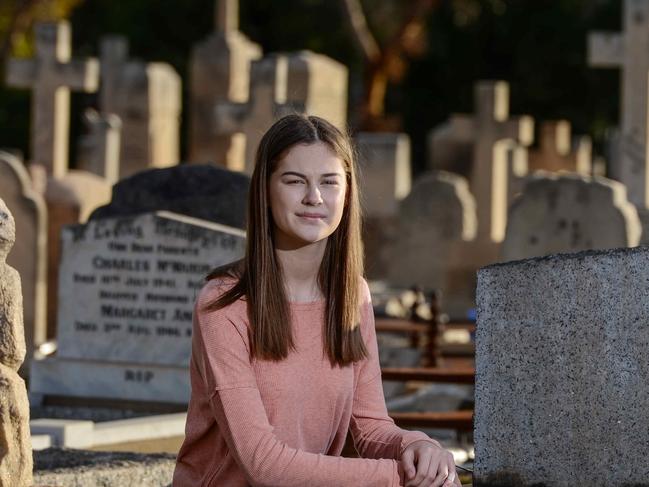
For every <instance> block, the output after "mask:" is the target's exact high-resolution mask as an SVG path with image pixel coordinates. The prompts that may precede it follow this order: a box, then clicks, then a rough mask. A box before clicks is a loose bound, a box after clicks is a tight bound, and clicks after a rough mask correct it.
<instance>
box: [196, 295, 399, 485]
mask: <svg viewBox="0 0 649 487" xmlns="http://www.w3.org/2000/svg"><path fill="white" fill-rule="evenodd" d="M201 301H203V300H202V299H201V296H199V299H198V303H201ZM200 306H201V305H200V304H198V305H197V309H196V310H195V313H197V317H198V319H197V320H195V326H196V329H195V335H194V338H195V340H194V344H195V345H194V346H195V347H197V348H198V350H197V352H198V353H195V357H196V358H198V359H199V361H198V367H199V370H200V374H201V376H202V379H203V381H204V382H205V384H206V386H207V388H208V391H212V392H211V395H210V405H211V409H212V412H213V414H214V417H215V419H216V422H217V424H218V427H219V429H220V430H221V431H222V432H223V436H224V438H225V441H226V443H227V446H228V449H229V451H230V453H231V454H232V455H233V457H234V459H235V461H236V462H237V464H238V466H239V468H240V469H241V471H242V473H243V474H244V475H245V477H246V480H247V481H248V482H249V483H250V484H251V485H253V486H277V487H281V486H304V485H309V486H311V487H329V486H338V485H354V486H368V487H369V486H389V487H397V486H399V485H401V484H400V472H399V469H398V463H397V462H396V461H395V460H388V459H382V460H377V459H362V458H343V457H334V456H328V455H323V454H315V453H310V452H305V451H303V450H298V449H296V448H292V447H290V446H289V445H287V444H285V443H284V442H282V441H280V440H279V439H278V438H277V437H276V436H275V434H274V429H273V427H272V425H271V424H270V423H269V421H268V416H267V414H266V410H265V409H264V404H263V402H262V399H261V395H260V393H259V390H258V388H257V382H256V377H255V375H254V369H253V368H252V366H251V364H250V359H249V341H248V336H247V332H246V325H245V323H243V324H242V323H241V322H240V319H237V317H236V316H228V312H227V308H224V309H221V310H218V311H212V312H203V311H201V309H202V308H201V307H200Z"/></svg>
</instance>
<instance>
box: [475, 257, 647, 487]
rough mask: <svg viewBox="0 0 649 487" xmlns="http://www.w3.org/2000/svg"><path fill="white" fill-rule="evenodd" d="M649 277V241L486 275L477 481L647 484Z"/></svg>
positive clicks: (482, 278) (482, 277) (481, 281)
mask: <svg viewBox="0 0 649 487" xmlns="http://www.w3.org/2000/svg"><path fill="white" fill-rule="evenodd" d="M648 273H649V249H647V248H642V247H641V248H637V249H616V250H609V251H598V252H593V251H589V252H581V253H577V254H568V255H557V256H552V257H545V258H538V259H530V260H524V261H519V262H511V263H505V264H498V265H494V266H490V267H487V268H485V269H481V270H480V272H479V275H478V323H477V349H476V386H475V396H476V404H475V431H474V439H475V464H474V478H473V485H475V486H476V487H484V486H495V485H498V486H532V485H539V486H540V485H548V486H549V485H552V486H558V487H563V486H566V487H567V486H575V487H582V486H583V487H586V486H588V487H622V486H630V485H644V484H646V481H647V478H649V464H648V463H647V461H646V459H647V457H648V456H649V443H648V442H647V433H646V427H645V425H646V424H647V423H648V422H649V407H648V405H649V389H648V388H647V382H648V381H649V364H648V362H647V360H646V353H647V344H648V343H649V327H647V326H646V323H647V316H648V314H649V307H648V302H647V299H646V297H647V296H649V280H647V274H648Z"/></svg>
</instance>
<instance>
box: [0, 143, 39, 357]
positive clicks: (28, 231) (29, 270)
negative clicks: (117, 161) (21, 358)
mask: <svg viewBox="0 0 649 487" xmlns="http://www.w3.org/2000/svg"><path fill="white" fill-rule="evenodd" d="M0 198H2V199H3V200H4V202H5V204H6V205H7V207H8V208H9V211H11V213H12V215H13V216H14V219H15V220H16V239H17V240H18V242H19V245H15V246H14V247H13V248H12V250H11V252H10V253H9V256H8V257H7V264H9V265H10V266H11V267H13V268H14V269H16V270H17V271H18V273H19V274H20V280H21V283H22V290H23V306H24V310H23V316H24V324H25V344H26V346H27V354H26V362H25V365H24V367H28V364H29V362H30V360H31V356H32V354H33V351H34V345H36V346H38V345H40V344H41V343H43V342H44V341H45V338H46V326H47V325H46V311H47V303H46V299H47V228H46V225H47V222H46V220H47V208H46V206H45V200H44V199H43V196H42V195H41V194H39V193H38V192H36V191H35V190H34V188H33V186H32V181H31V178H30V177H29V173H28V172H27V170H26V169H25V167H24V166H23V164H22V162H21V161H20V159H18V158H16V157H14V156H12V155H11V154H9V153H7V152H2V151H0Z"/></svg>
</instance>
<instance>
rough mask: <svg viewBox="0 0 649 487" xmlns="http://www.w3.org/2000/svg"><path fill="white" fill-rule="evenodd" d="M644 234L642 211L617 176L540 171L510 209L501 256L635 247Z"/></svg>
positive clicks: (512, 258)
mask: <svg viewBox="0 0 649 487" xmlns="http://www.w3.org/2000/svg"><path fill="white" fill-rule="evenodd" d="M641 233H642V225H641V223H640V220H639V219H638V214H637V211H636V209H635V207H634V206H633V205H632V204H631V203H629V202H628V201H627V199H626V190H625V188H624V186H623V185H622V184H620V183H618V182H617V181H613V180H610V179H605V178H591V177H588V176H579V175H576V174H567V173H566V174H559V175H558V174H551V173H546V172H539V173H536V174H534V175H532V176H530V177H529V179H528V181H527V184H526V186H525V188H524V190H523V193H522V195H521V196H520V198H519V199H517V200H516V201H515V202H514V203H513V204H512V206H511V208H510V209H509V216H508V224H507V233H506V237H505V241H504V242H503V248H502V260H503V261H508V260H517V259H524V258H527V257H537V256H542V255H547V254H552V253H559V252H577V251H580V250H589V249H608V248H615V247H633V246H635V245H638V243H639V241H640V235H641Z"/></svg>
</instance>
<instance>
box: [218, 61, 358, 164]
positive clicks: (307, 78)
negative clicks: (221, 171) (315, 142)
mask: <svg viewBox="0 0 649 487" xmlns="http://www.w3.org/2000/svg"><path fill="white" fill-rule="evenodd" d="M346 90H347V69H346V68H345V67H344V66H343V65H342V64H340V63H338V62H336V61H334V60H333V59H329V58H327V57H325V56H322V55H319V54H315V53H311V52H309V51H302V52H300V53H297V54H291V55H285V54H273V55H269V56H267V57H265V58H263V59H261V60H258V61H254V62H253V63H252V68H251V81H250V95H249V100H248V102H247V103H218V104H217V105H216V107H215V110H214V117H215V123H214V127H215V132H214V133H215V134H216V135H225V136H230V135H232V134H237V133H241V134H243V135H245V151H244V152H243V154H242V156H241V158H240V159H239V160H236V161H235V160H233V158H229V159H228V161H229V162H228V167H229V168H230V169H233V170H240V171H243V172H245V173H247V174H251V173H252V171H253V169H254V163H255V153H256V150H257V147H258V145H259V141H260V140H261V138H262V137H263V135H264V133H265V132H266V130H268V128H270V126H271V125H272V124H273V123H274V122H275V121H277V120H278V119H279V118H281V117H282V116H284V115H288V114H290V113H306V114H308V115H318V116H323V117H325V118H326V117H328V116H329V117H334V119H335V120H338V121H340V119H341V117H343V114H344V113H345V112H346ZM339 123H340V122H339Z"/></svg>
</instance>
